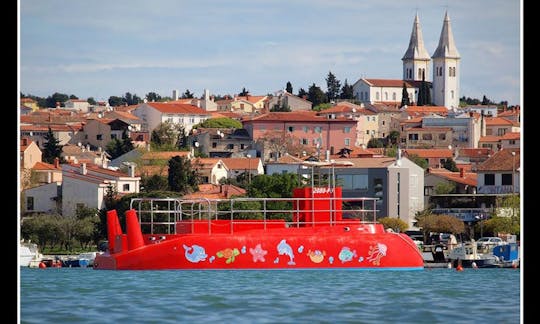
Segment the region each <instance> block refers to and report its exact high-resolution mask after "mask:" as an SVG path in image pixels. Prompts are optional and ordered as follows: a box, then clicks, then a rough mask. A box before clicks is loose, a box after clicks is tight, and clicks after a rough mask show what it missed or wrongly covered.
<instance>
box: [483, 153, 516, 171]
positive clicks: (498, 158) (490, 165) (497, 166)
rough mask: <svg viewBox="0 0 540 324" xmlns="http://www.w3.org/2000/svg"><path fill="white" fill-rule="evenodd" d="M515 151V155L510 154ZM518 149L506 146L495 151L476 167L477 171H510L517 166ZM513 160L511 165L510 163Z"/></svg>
mask: <svg viewBox="0 0 540 324" xmlns="http://www.w3.org/2000/svg"><path fill="white" fill-rule="evenodd" d="M512 152H515V156H512ZM519 160H520V149H519V148H507V149H502V150H500V151H497V152H495V154H493V156H492V157H490V158H489V159H487V160H486V161H484V163H482V164H480V165H479V166H478V167H477V170H478V171H512V170H517V169H518V168H519ZM512 162H513V165H512Z"/></svg>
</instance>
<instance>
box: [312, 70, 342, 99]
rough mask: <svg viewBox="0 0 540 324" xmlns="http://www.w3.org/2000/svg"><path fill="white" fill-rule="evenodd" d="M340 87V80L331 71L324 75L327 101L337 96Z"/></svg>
mask: <svg viewBox="0 0 540 324" xmlns="http://www.w3.org/2000/svg"><path fill="white" fill-rule="evenodd" d="M340 88H341V82H340V81H339V80H338V79H337V78H336V76H335V75H334V74H333V73H332V72H330V71H329V72H328V76H327V77H326V89H327V90H326V96H327V97H328V100H329V101H331V100H334V99H336V98H337V97H338V95H339V89H340ZM314 105H315V104H314Z"/></svg>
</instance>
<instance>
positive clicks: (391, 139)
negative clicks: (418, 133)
mask: <svg viewBox="0 0 540 324" xmlns="http://www.w3.org/2000/svg"><path fill="white" fill-rule="evenodd" d="M399 136H400V134H399V132H398V131H397V130H393V131H390V134H388V135H387V136H386V138H387V140H388V143H389V144H390V145H397V143H398V141H399Z"/></svg>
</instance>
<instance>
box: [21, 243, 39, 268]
mask: <svg viewBox="0 0 540 324" xmlns="http://www.w3.org/2000/svg"><path fill="white" fill-rule="evenodd" d="M42 259H43V255H42V254H41V253H40V252H39V249H38V246H37V244H35V243H31V242H24V241H23V242H20V243H19V266H21V267H37V265H38V264H39V263H40V262H41V260H42Z"/></svg>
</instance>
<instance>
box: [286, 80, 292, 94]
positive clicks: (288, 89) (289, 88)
mask: <svg viewBox="0 0 540 324" xmlns="http://www.w3.org/2000/svg"><path fill="white" fill-rule="evenodd" d="M285 91H287V92H288V93H292V92H293V88H292V84H291V82H290V81H287V86H286V87H285Z"/></svg>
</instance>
